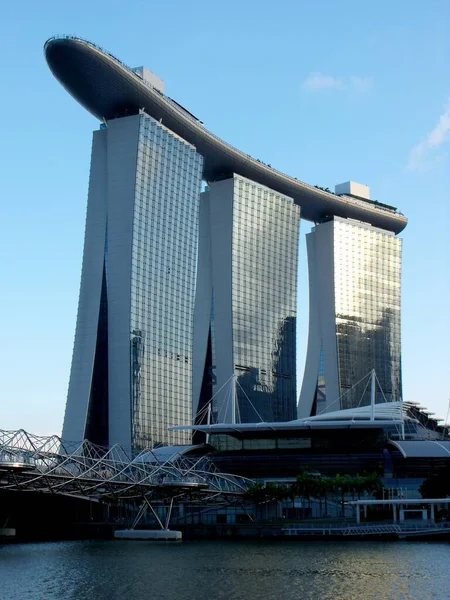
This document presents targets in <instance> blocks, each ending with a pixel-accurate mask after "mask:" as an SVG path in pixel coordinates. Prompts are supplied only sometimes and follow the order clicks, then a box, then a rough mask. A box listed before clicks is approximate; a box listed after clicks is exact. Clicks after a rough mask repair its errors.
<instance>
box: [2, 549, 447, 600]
mask: <svg viewBox="0 0 450 600" xmlns="http://www.w3.org/2000/svg"><path fill="white" fill-rule="evenodd" d="M449 560H450V545H449V544H445V543H432V544H427V543H404V544H403V543H395V542H393V543H382V542H375V543H368V542H346V543H320V542H317V543H314V542H312V543H308V542H305V543H301V542H300V543H299V542H292V543H267V542H263V543H256V542H254V543H253V542H240V543H236V542H183V543H182V544H176V545H175V544H170V543H169V544H166V545H165V544H162V545H161V544H155V543H146V542H141V543H135V542H125V541H123V542H67V543H51V544H29V545H17V546H6V547H0V580H1V582H2V585H1V589H2V597H3V598H8V599H11V600H16V599H19V598H20V599H21V600H22V599H35V598H45V599H46V600H53V599H59V598H73V599H76V600H85V599H86V600H87V599H89V600H92V599H95V600H115V599H119V598H121V599H122V598H133V599H134V598H136V599H141V598H142V599H144V598H155V599H161V600H165V599H167V600H178V599H183V600H185V599H195V600H203V599H208V600H209V599H212V598H214V599H219V600H220V599H227V600H240V599H242V600H243V599H245V600H248V599H252V598H259V599H261V600H272V599H273V600H275V599H277V600H278V599H279V598H283V599H286V600H291V599H302V600H303V599H306V600H307V599H315V600H349V599H353V598H355V599H360V598H361V599H364V600H394V599H395V600H419V599H420V600H428V599H434V598H435V599H439V600H445V599H447V598H450V592H449V590H448V579H447V577H448V576H447V567H448V564H449Z"/></svg>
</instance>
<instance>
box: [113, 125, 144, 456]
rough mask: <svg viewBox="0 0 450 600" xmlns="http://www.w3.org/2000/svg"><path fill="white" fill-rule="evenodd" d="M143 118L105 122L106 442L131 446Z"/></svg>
mask: <svg viewBox="0 0 450 600" xmlns="http://www.w3.org/2000/svg"><path fill="white" fill-rule="evenodd" d="M140 120H141V116H140V115H135V116H132V117H126V118H122V119H114V120H112V121H109V122H108V130H107V131H108V225H107V280H108V377H109V385H108V414H109V445H110V446H113V445H114V444H120V445H121V446H122V447H123V448H125V449H126V450H127V451H128V452H131V448H132V425H131V423H132V414H131V411H132V406H131V400H130V381H131V372H130V311H131V294H130V289H131V255H132V243H133V215H134V204H135V188H136V167H137V151H138V139H139V125H140Z"/></svg>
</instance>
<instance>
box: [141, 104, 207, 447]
mask: <svg viewBox="0 0 450 600" xmlns="http://www.w3.org/2000/svg"><path fill="white" fill-rule="evenodd" d="M202 161H203V159H202V157H201V156H200V155H199V154H198V153H197V152H196V150H195V148H194V147H193V146H191V145H190V144H188V143H187V142H185V141H184V140H182V139H181V138H179V137H178V136H177V135H175V134H173V133H172V132H171V131H169V130H168V129H166V128H165V127H163V126H162V125H161V124H160V123H158V122H157V121H155V120H154V119H153V118H151V117H148V116H147V115H141V117H140V125H139V145H138V153H137V172H136V188H135V204H134V221H133V242H132V263H131V316H130V372H131V382H130V384H131V385H130V387H131V403H132V444H133V451H134V452H138V451H139V450H140V449H142V448H148V447H152V446H155V445H158V444H165V443H167V442H168V435H169V434H168V431H167V426H168V425H171V424H187V423H190V422H191V419H192V336H193V313H194V299H195V279H196V266H195V265H196V253H197V237H198V209H199V195H200V188H201V180H202V167H203V162H202ZM189 441H190V432H172V433H171V434H170V443H171V444H183V443H189Z"/></svg>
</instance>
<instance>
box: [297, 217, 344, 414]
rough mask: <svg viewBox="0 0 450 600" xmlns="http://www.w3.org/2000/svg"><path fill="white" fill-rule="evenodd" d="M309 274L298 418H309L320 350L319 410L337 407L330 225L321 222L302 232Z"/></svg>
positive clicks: (332, 239) (332, 261)
mask: <svg viewBox="0 0 450 600" xmlns="http://www.w3.org/2000/svg"><path fill="white" fill-rule="evenodd" d="M306 245H307V253H308V277H309V330H308V348H307V354H306V362H305V372H304V376H303V383H302V389H301V393H300V400H299V403H298V409H297V414H298V417H299V418H304V417H309V416H310V415H311V410H312V406H313V401H314V397H315V393H316V386H317V379H318V373H319V368H320V360H321V352H322V360H323V365H324V371H325V373H326V375H327V377H326V392H327V394H326V405H322V406H321V410H325V411H328V410H333V409H334V410H338V409H339V406H338V405H336V404H335V405H334V407H333V406H332V407H331V408H330V404H332V403H333V402H334V400H337V399H338V398H339V379H338V370H337V354H336V353H337V349H336V326H335V310H334V278H335V273H334V251H333V248H334V228H333V222H332V221H330V222H328V223H323V224H322V225H319V226H316V227H315V228H313V230H312V231H311V233H308V234H307V235H306Z"/></svg>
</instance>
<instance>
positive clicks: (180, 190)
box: [45, 37, 406, 454]
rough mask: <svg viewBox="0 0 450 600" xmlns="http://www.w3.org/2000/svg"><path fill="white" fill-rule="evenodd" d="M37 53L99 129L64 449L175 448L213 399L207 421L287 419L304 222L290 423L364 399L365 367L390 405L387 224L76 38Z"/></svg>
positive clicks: (392, 336) (395, 343)
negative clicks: (303, 349) (305, 301)
mask: <svg viewBox="0 0 450 600" xmlns="http://www.w3.org/2000/svg"><path fill="white" fill-rule="evenodd" d="M45 55H46V59H47V61H48V64H49V66H50V68H51V70H52V72H53V74H54V75H55V77H56V78H57V79H58V80H59V81H60V82H61V83H62V84H63V85H64V87H65V88H66V89H67V90H68V91H69V92H70V93H71V94H72V95H73V96H74V97H75V98H76V99H77V100H78V101H79V102H80V103H81V104H82V105H83V106H84V107H85V108H87V110H89V111H90V112H91V113H92V114H94V115H95V116H96V117H97V118H98V119H99V120H101V122H102V124H101V126H100V129H99V130H98V131H96V132H94V136H93V145H92V157H91V172H90V182H89V195H88V207H87V218H86V231H85V244H84V255H83V266H82V277H81V287H80V299H79V307H78V316H77V325H76V334H75V343H74V352H73V360H72V368H71V375H70V383H69V392H68V399H67V405H66V413H65V418H64V426H63V438H65V439H68V440H73V441H77V440H78V441H80V440H82V439H84V438H88V439H90V440H91V441H93V442H95V443H98V444H101V445H105V446H112V445H113V444H116V443H118V444H120V445H122V446H123V447H124V448H125V449H126V450H127V451H129V452H130V453H132V454H136V453H137V452H139V451H140V450H142V449H143V448H147V447H153V446H157V445H161V444H167V443H171V444H183V443H189V441H190V433H188V432H187V431H173V432H170V437H169V433H168V431H167V427H168V426H169V425H175V424H178V425H189V424H190V423H192V421H193V420H194V419H195V418H196V415H198V413H199V411H202V409H204V408H205V407H206V405H207V404H208V402H210V400H211V398H213V402H212V411H211V414H210V417H209V418H215V419H218V420H221V421H225V422H230V421H233V420H235V419H236V420H240V421H242V422H254V421H258V420H264V421H274V422H276V421H289V420H292V419H294V418H295V417H296V412H297V391H296V390H297V386H296V318H297V315H296V304H297V272H298V263H297V261H298V240H299V226H300V216H302V218H305V219H307V220H309V221H313V222H315V227H314V229H313V231H312V232H311V233H310V234H309V235H308V236H307V240H308V242H307V245H308V260H309V280H310V333H309V342H308V355H307V360H306V368H305V376H304V381H303V385H302V391H301V395H300V403H299V407H298V413H299V415H300V416H309V415H311V414H316V413H317V412H320V411H324V410H335V409H336V408H347V407H352V406H355V405H356V404H358V402H362V403H366V399H365V396H364V394H365V391H364V389H359V388H358V385H359V383H358V382H359V381H360V380H362V379H363V378H364V376H365V375H366V374H367V373H368V372H369V371H370V370H371V369H375V370H376V372H377V377H378V380H379V382H380V388H381V392H382V396H383V397H384V398H385V399H387V400H398V399H400V398H401V369H400V263H401V240H399V239H398V238H397V237H396V234H398V233H399V232H400V231H401V230H402V229H403V228H404V227H405V225H406V219H405V217H404V216H403V215H402V214H401V213H398V212H397V211H396V209H394V208H393V207H389V206H387V205H382V204H379V203H376V202H373V201H370V199H369V198H368V197H367V196H366V197H365V195H364V193H362V195H360V193H361V192H360V189H359V188H355V186H353V188H352V189H349V190H347V189H337V190H336V191H337V193H336V194H332V193H330V192H328V191H327V190H322V189H320V188H316V187H313V186H309V185H308V184H305V183H304V182H302V181H299V180H297V179H295V178H292V177H289V176H288V175H285V174H284V173H281V172H279V171H276V170H275V169H272V167H270V166H269V165H265V164H264V163H262V162H261V161H258V160H255V159H253V158H252V157H250V156H248V155H247V154H244V153H242V152H241V151H239V150H238V149H236V148H234V147H233V146H230V145H229V144H227V143H226V142H224V141H223V140H221V139H220V138H218V137H217V136H215V135H213V134H212V133H211V132H209V131H208V130H207V129H206V128H205V127H204V125H203V124H202V123H201V122H200V121H199V120H198V119H197V118H196V117H195V116H194V115H192V113H190V112H189V111H187V110H186V109H184V108H183V107H182V106H181V105H180V104H179V103H177V102H175V101H174V100H172V99H171V98H169V97H168V96H167V95H165V93H164V87H163V83H162V81H161V80H160V79H159V78H157V77H156V76H155V75H153V74H152V73H151V72H149V71H148V70H147V69H144V68H140V69H137V70H132V69H129V68H128V67H127V66H126V65H124V64H123V63H121V62H120V61H118V60H117V59H115V58H114V57H113V56H112V55H111V54H109V53H106V52H104V51H103V50H102V49H101V48H99V47H98V46H95V45H94V44H92V43H90V42H87V41H85V40H81V39H79V38H73V37H64V38H53V39H51V40H49V41H48V42H47V43H46V45H45ZM202 181H206V182H207V188H206V189H205V190H204V191H203V193H201V187H202ZM355 190H356V193H355ZM228 382H231V383H232V384H233V385H234V389H235V397H234V398H233V400H232V401H231V402H230V401H229V399H227V394H229V391H228V390H229V387H230V386H228V389H227V384H228ZM355 384H356V386H355ZM359 396H362V400H361V399H359V400H358V397H359ZM336 403H337V404H338V406H337V405H336Z"/></svg>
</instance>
